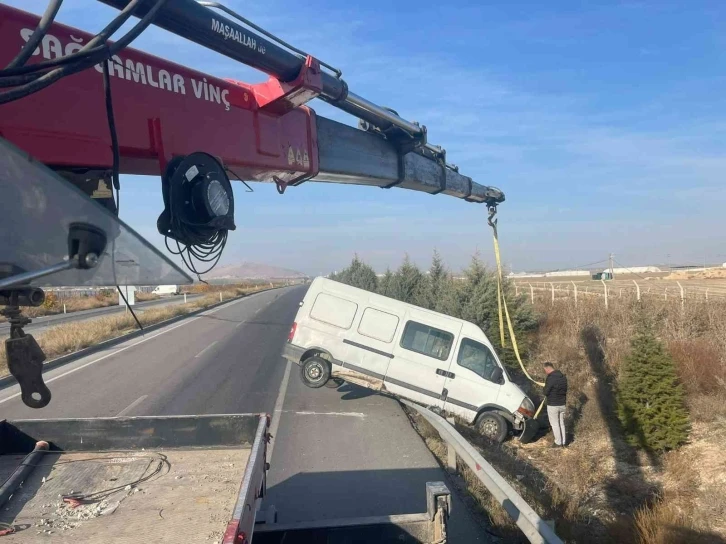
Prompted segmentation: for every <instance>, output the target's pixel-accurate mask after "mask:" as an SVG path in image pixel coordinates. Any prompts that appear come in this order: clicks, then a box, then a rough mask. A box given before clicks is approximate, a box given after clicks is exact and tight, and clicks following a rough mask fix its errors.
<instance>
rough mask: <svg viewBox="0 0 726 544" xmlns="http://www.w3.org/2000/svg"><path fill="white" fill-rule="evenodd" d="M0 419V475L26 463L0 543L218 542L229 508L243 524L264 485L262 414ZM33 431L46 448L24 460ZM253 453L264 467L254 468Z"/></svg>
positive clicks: (3, 517) (5, 509)
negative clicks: (7, 531) (29, 468)
mask: <svg viewBox="0 0 726 544" xmlns="http://www.w3.org/2000/svg"><path fill="white" fill-rule="evenodd" d="M2 425H3V427H2V429H3V431H2V434H0V440H2V446H3V450H5V452H6V453H5V454H4V455H0V482H4V481H6V480H7V479H8V478H9V477H10V476H11V475H12V474H13V473H14V472H15V471H16V470H17V469H18V467H19V466H20V465H21V463H23V462H24V461H25V463H26V464H32V467H33V468H32V471H31V472H29V474H28V475H27V476H26V477H25V479H24V481H23V484H22V485H21V486H20V487H18V488H17V489H16V490H15V491H14V492H13V495H12V497H10V499H9V500H8V501H7V502H6V503H5V504H4V505H3V506H2V508H0V522H2V523H4V524H7V525H4V526H0V529H2V528H3V527H7V526H11V527H12V528H13V530H14V532H12V533H11V534H7V535H5V536H4V537H3V538H2V540H3V543H6V542H7V543H8V544H12V543H16V542H17V543H26V542H42V541H45V540H46V539H49V541H51V542H58V543H69V544H70V543H85V542H88V543H91V542H93V543H112V544H140V543H147V542H155V543H157V542H158V543H165V542H169V543H172V542H174V543H177V542H210V543H212V542H215V543H218V542H223V541H224V538H225V533H226V532H228V527H229V526H230V524H231V525H232V526H233V530H234V531H237V530H238V529H239V527H238V526H239V525H240V521H239V520H240V517H239V516H238V515H237V514H236V512H237V513H240V512H244V511H247V512H248V513H249V514H250V516H248V518H249V519H247V520H243V521H246V522H247V525H248V529H247V530H248V533H247V534H250V532H251V529H252V524H254V515H255V511H256V504H255V503H256V501H257V499H259V498H260V497H261V495H262V490H263V489H264V468H265V467H264V452H260V451H259V450H260V448H264V444H265V436H264V434H265V432H266V428H267V420H266V418H264V417H261V416H258V415H239V416H199V417H171V418H166V417H159V418H120V419H116V418H100V419H93V420H91V419H89V420H36V421H25V422H4V423H2ZM258 430H259V431H260V433H257V431H258ZM30 432H32V434H29V433H30ZM23 435H24V436H23ZM256 435H257V440H255V438H256ZM25 437H27V439H26V438H25ZM46 437H47V438H46ZM31 438H32V439H31ZM35 439H42V440H46V441H47V442H49V443H50V449H48V450H47V451H42V450H41V451H40V452H39V453H37V454H34V456H33V458H32V460H30V461H28V459H29V458H28V457H26V455H25V454H26V453H27V449H28V444H30V443H31V442H33V443H34V440H35ZM120 442H125V443H126V446H125V447H120ZM117 443H118V445H117ZM254 445H257V448H253V446H254ZM31 449H32V448H31ZM13 450H15V452H14V453H11V452H12V451H13ZM36 451H38V450H36ZM253 456H254V457H253ZM255 457H257V458H258V459H256V458H255ZM259 460H262V463H261V465H262V466H260V467H259V470H255V469H254V467H253V465H254V464H255V461H259ZM251 462H252V464H251ZM255 473H257V475H258V478H257V479H256V480H257V482H256V483H255V482H253V481H252V480H255V477H254V476H255ZM246 505H249V508H246V507H245V506H246ZM233 537H234V535H233Z"/></svg>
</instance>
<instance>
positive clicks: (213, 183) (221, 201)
mask: <svg viewBox="0 0 726 544" xmlns="http://www.w3.org/2000/svg"><path fill="white" fill-rule="evenodd" d="M161 190H162V195H163V198H164V211H163V212H162V213H161V215H160V216H159V219H158V220H157V222H156V226H157V229H158V231H159V233H161V234H163V235H164V236H165V237H167V240H166V246H167V249H169V251H171V252H172V253H175V254H177V255H181V257H182V260H183V261H184V264H185V265H186V266H187V268H189V269H190V270H191V271H192V272H194V273H195V274H197V275H199V274H204V273H206V272H209V270H211V269H212V268H214V266H215V265H216V264H217V262H218V261H219V258H220V257H221V256H222V251H223V250H224V246H225V244H226V243H227V232H228V231H230V230H235V229H236V227H235V224H234V193H233V192H232V184H231V183H230V181H229V177H228V176H227V172H226V171H225V169H224V166H223V165H222V163H220V162H219V160H217V159H216V158H215V157H213V156H212V155H210V154H208V153H203V152H195V153H192V154H190V155H187V156H186V157H176V158H174V159H172V161H171V162H170V163H169V164H168V166H167V168H166V172H165V173H164V175H163V176H162V178H161ZM169 238H171V239H173V240H175V241H176V245H177V251H174V250H173V249H172V248H170V247H169V241H168V239H169ZM195 261H199V262H202V263H211V264H210V265H209V266H208V267H207V269H206V270H198V268H197V264H198V263H195Z"/></svg>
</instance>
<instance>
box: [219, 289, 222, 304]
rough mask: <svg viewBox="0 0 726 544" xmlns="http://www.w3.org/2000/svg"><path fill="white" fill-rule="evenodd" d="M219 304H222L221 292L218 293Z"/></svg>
mask: <svg viewBox="0 0 726 544" xmlns="http://www.w3.org/2000/svg"><path fill="white" fill-rule="evenodd" d="M219 302H222V291H220V292H219Z"/></svg>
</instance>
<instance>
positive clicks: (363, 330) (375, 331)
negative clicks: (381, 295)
mask: <svg viewBox="0 0 726 544" xmlns="http://www.w3.org/2000/svg"><path fill="white" fill-rule="evenodd" d="M397 328H398V316H395V315H393V314H389V313H387V312H382V311H380V310H376V309H375V308H366V309H365V310H363V317H361V318H360V325H358V332H359V333H360V334H362V335H363V336H368V337H370V338H375V339H376V340H380V341H381V342H386V343H390V342H391V340H393V336H394V335H395V334H396V329H397Z"/></svg>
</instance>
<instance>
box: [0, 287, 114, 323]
mask: <svg viewBox="0 0 726 544" xmlns="http://www.w3.org/2000/svg"><path fill="white" fill-rule="evenodd" d="M117 304H118V295H116V296H113V295H110V294H108V293H107V292H106V291H104V292H103V293H101V294H99V295H96V296H92V297H73V298H67V299H65V300H61V299H59V298H58V297H57V296H56V295H54V294H53V293H46V296H45V302H44V303H43V304H42V305H40V306H36V307H33V308H23V314H24V315H27V316H28V317H41V316H45V315H56V314H62V313H63V306H64V305H65V309H66V312H79V311H81V310H92V309H94V308H105V307H107V306H116V305H117ZM0 321H6V319H5V318H4V317H0Z"/></svg>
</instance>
